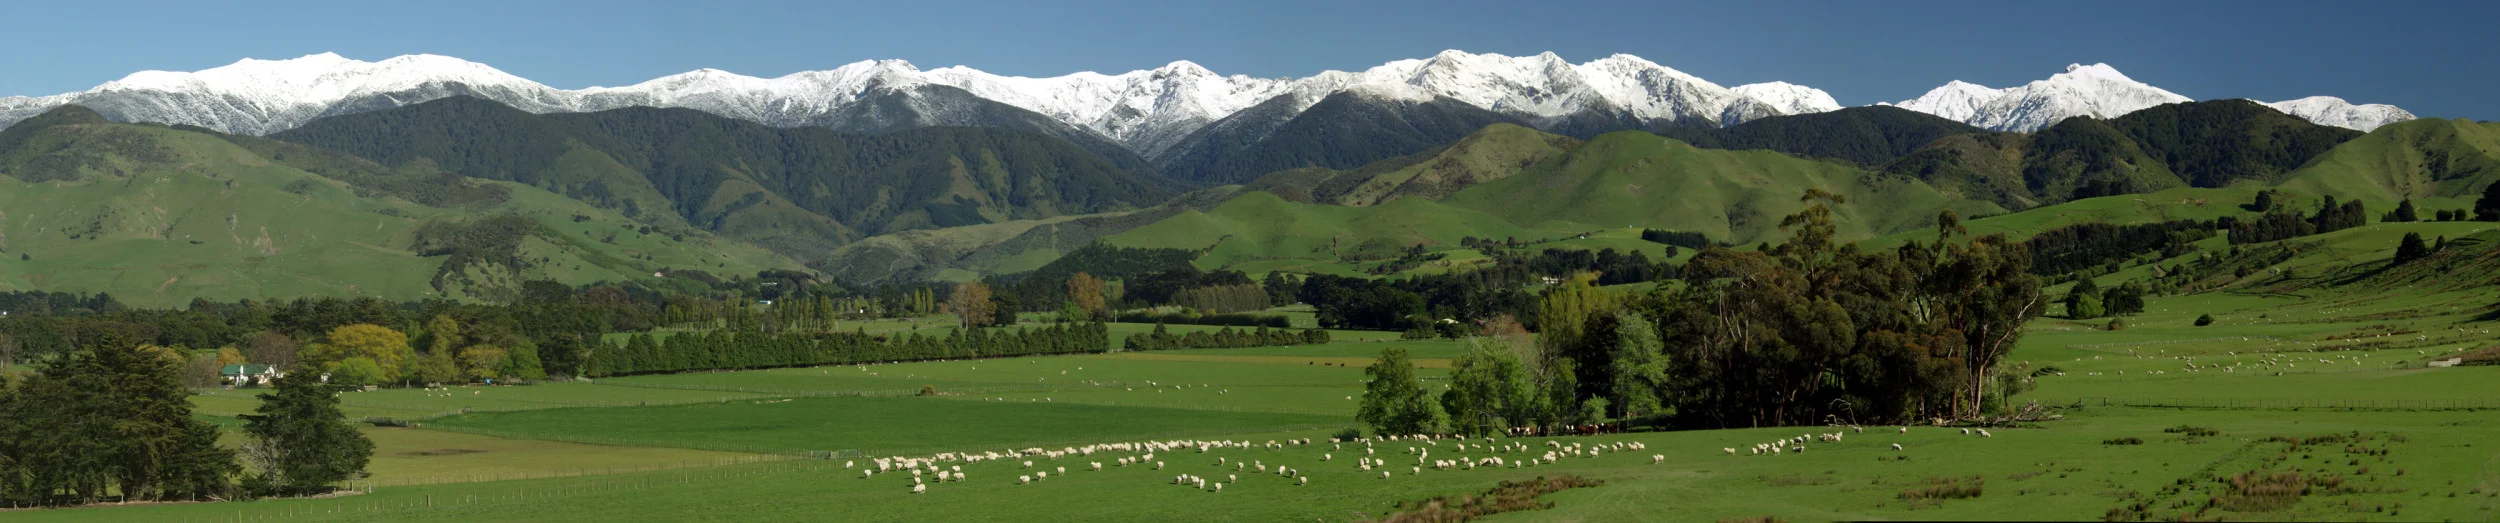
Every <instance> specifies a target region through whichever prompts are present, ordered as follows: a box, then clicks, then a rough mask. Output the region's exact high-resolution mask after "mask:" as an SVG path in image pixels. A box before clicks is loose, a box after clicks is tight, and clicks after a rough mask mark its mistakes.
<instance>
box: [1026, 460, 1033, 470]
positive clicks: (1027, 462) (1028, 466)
mask: <svg viewBox="0 0 2500 523" xmlns="http://www.w3.org/2000/svg"><path fill="white" fill-rule="evenodd" d="M1024 468H1028V469H1029V468H1033V460H1029V459H1028V460H1024Z"/></svg>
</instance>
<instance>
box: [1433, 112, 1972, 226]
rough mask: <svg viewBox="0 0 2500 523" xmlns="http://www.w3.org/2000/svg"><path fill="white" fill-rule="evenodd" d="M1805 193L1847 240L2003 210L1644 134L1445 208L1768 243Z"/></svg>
mask: <svg viewBox="0 0 2500 523" xmlns="http://www.w3.org/2000/svg"><path fill="white" fill-rule="evenodd" d="M1808 188H1821V189H1824V190H1827V191H1832V192H1837V193H1840V194H1843V195H1845V196H1847V197H1848V198H1849V200H1850V204H1849V205H1844V206H1841V207H1840V208H1839V209H1838V211H1839V213H1840V222H1841V234H1842V235H1843V237H1844V239H1853V238H1866V237H1871V236H1875V235H1878V234H1884V233H1889V232H1895V231H1901V230H1906V229H1911V228H1917V227H1922V226H1925V225H1927V224H1929V223H1933V221H1934V219H1935V217H1936V214H1937V212H1938V211H1942V210H1945V209H1953V210H1955V211H1956V212H1958V213H1960V214H1962V215H1964V216H1979V215H1988V214H1997V213H2001V212H2003V210H2002V209H2000V208H1998V207H1997V206H1995V205H1993V204H1989V203H1985V202H1976V201H1969V200H1955V199H1952V198H1949V197H1946V196H1945V195H1943V194H1942V193H1939V192H1937V191H1936V190H1935V189H1934V188H1932V187H1929V186H1928V185H1927V184H1925V183H1923V182H1919V181H1917V180H1913V179H1909V178H1906V177H1899V176H1887V175H1883V174H1880V173H1873V172H1868V171H1863V170H1859V169H1855V168H1851V167H1848V166H1844V165H1840V164H1834V163H1828V162H1817V161H1812V160H1804V159H1799V158H1796V157H1793V156H1788V155H1784V154H1779V153H1774V152H1770V151H1721V150H1710V149H1702V148H1698V147H1693V146H1691V145H1688V144H1685V143H1683V142H1679V141H1675V140H1670V139H1665V138H1661V137H1658V136H1657V135H1652V134H1648V133H1641V132H1622V133H1613V134H1608V135H1604V136H1600V137H1598V138H1597V139H1594V140H1590V141H1589V142H1588V143H1587V144H1585V145H1582V146H1580V147H1579V148H1576V149H1573V150H1572V151H1571V153H1570V154H1568V155H1566V156H1564V157H1562V158H1560V159H1558V160H1556V161H1554V162H1551V163H1550V164H1549V166H1548V167H1543V168H1540V169H1537V170H1536V171H1534V172H1530V173H1523V174H1520V175H1514V176H1511V177H1508V178H1504V179H1501V180H1496V181H1492V182H1488V183H1484V184H1481V185H1477V186H1475V187H1472V188H1469V189H1467V190H1464V191H1459V192H1458V193H1457V194H1452V195H1450V197H1449V198H1447V199H1445V200H1443V203H1446V204H1449V205H1451V206H1455V207H1461V208H1466V209H1472V210H1476V211H1478V212H1482V213H1485V214H1488V215H1491V216H1495V217H1499V218H1502V219H1504V220H1507V221H1509V222H1511V223H1515V224H1522V225H1526V226H1531V227H1536V228H1540V229H1549V230H1580V231H1585V230H1592V229H1604V228H1624V227H1648V228H1664V229H1675V230H1682V231H1694V232H1700V233H1703V234H1706V235H1709V236H1710V237H1711V238H1717V239H1721V240H1722V241H1733V242H1738V243H1744V242H1752V241H1757V240H1761V239H1765V238H1769V237H1772V236H1773V235H1775V233H1776V232H1777V230H1778V226H1779V219H1780V217H1782V216H1786V215H1788V214H1791V213H1794V212H1796V211H1797V210H1798V209H1801V208H1803V205H1802V204H1800V203H1799V202H1798V197H1799V196H1801V195H1803V194H1804V193H1805V191H1806V189H1808Z"/></svg>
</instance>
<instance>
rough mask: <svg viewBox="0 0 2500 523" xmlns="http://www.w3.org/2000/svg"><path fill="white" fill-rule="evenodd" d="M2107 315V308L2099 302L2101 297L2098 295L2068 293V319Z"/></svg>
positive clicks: (2084, 318)
mask: <svg viewBox="0 0 2500 523" xmlns="http://www.w3.org/2000/svg"><path fill="white" fill-rule="evenodd" d="M2108 315H2109V309H2108V308H2107V307H2105V306H2104V305H2103V304H2102V303H2101V297H2100V296H2098V295H2093V294H2084V295H2079V296H2078V295H2069V297H2068V298H2067V299H2066V317H2067V318H2068V319H2077V320H2088V319H2092V318H2099V317H2102V316H2108Z"/></svg>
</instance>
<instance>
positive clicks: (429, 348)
mask: <svg viewBox="0 0 2500 523" xmlns="http://www.w3.org/2000/svg"><path fill="white" fill-rule="evenodd" d="M425 334H426V337H427V338H430V340H429V342H428V343H426V346H425V350H426V352H432V353H441V354H450V353H451V351H452V350H453V349H455V348H458V347H459V346H460V342H461V339H460V322H457V321H453V320H452V319H451V317H450V316H435V317H434V319H433V320H431V321H427V322H425Z"/></svg>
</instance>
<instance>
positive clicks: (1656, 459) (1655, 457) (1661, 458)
mask: <svg viewBox="0 0 2500 523" xmlns="http://www.w3.org/2000/svg"><path fill="white" fill-rule="evenodd" d="M1727 454H1728V455H1730V456H1734V455H1736V449H1727ZM1666 462H1667V455H1665V454H1651V455H1649V464H1651V465H1658V464H1663V463H1666Z"/></svg>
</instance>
